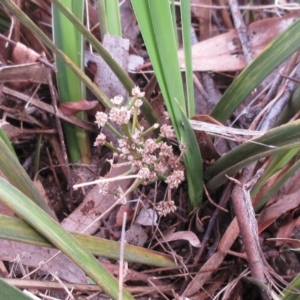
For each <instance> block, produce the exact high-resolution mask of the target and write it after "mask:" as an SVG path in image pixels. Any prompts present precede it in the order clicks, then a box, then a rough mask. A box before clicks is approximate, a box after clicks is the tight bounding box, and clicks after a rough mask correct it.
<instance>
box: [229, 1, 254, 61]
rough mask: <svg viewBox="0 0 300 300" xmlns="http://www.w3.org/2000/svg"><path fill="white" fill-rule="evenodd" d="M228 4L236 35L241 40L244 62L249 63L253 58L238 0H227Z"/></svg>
mask: <svg viewBox="0 0 300 300" xmlns="http://www.w3.org/2000/svg"><path fill="white" fill-rule="evenodd" d="M229 6H230V10H231V14H232V18H233V22H234V25H235V28H236V29H237V32H238V37H239V39H240V42H241V46H242V50H243V54H244V57H245V60H246V63H247V64H250V62H251V61H252V59H253V58H252V53H251V50H250V46H249V37H248V34H247V28H246V26H245V23H244V20H243V17H242V14H241V11H240V8H239V5H238V1H237V0H229Z"/></svg>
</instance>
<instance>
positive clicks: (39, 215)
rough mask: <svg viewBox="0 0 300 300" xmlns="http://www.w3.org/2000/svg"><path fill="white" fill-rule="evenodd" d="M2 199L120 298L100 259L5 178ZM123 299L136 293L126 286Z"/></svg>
mask: <svg viewBox="0 0 300 300" xmlns="http://www.w3.org/2000/svg"><path fill="white" fill-rule="evenodd" d="M0 200H1V201H2V202H3V203H4V204H6V205H7V206H8V207H10V208H11V209H12V210H13V211H14V212H15V213H16V214H17V215H18V216H19V217H20V218H22V219H23V220H25V221H26V222H28V223H29V224H30V225H31V226H32V227H34V228H35V229H36V230H37V231H38V232H40V233H41V234H42V235H43V236H44V237H45V238H47V239H48V240H49V241H50V242H51V243H52V244H53V245H54V246H55V247H56V248H57V249H59V250H61V251H62V252H63V253H64V254H65V255H66V256H68V257H69V258H70V259H71V260H72V261H73V262H74V263H75V264H77V265H78V266H79V267H80V268H81V269H82V270H83V271H84V272H85V273H86V274H87V275H88V276H90V277H91V278H92V279H93V280H94V281H95V282H96V284H98V285H99V286H100V287H101V288H102V289H103V290H104V291H105V292H106V293H107V294H108V295H109V296H110V297H111V298H112V299H118V282H117V280H116V279H115V278H114V277H113V276H112V275H111V274H110V273H109V272H107V271H106V269H105V268H104V267H103V266H102V265H101V264H100V263H99V261H98V260H97V259H96V258H95V257H94V256H93V255H92V254H91V253H90V252H88V251H87V250H86V249H85V248H84V247H83V246H82V245H81V244H80V243H79V242H77V241H76V240H75V239H74V238H73V237H72V236H71V235H70V234H69V233H68V232H66V231H65V230H64V229H63V228H62V227H61V226H60V225H59V224H57V223H56V222H54V221H53V220H52V219H51V218H50V217H49V216H48V215H47V214H46V213H45V212H44V211H43V210H42V209H41V208H39V207H38V206H37V205H36V204H35V203H33V202H32V201H31V200H30V199H29V198H27V197H26V196H25V195H24V194H22V193H21V192H20V191H19V190H17V189H15V188H14V187H13V186H12V185H10V184H9V183H8V182H6V181H5V180H4V179H2V178H0ZM123 299H133V297H132V296H131V295H130V294H129V293H128V292H127V291H126V290H123Z"/></svg>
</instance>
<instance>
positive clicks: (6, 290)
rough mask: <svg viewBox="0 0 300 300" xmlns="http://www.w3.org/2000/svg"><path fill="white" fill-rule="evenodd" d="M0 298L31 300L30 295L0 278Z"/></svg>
mask: <svg viewBox="0 0 300 300" xmlns="http://www.w3.org/2000/svg"><path fill="white" fill-rule="evenodd" d="M0 291H1V298H2V299H5V300H32V298H31V297H29V296H27V295H25V294H24V293H22V292H21V291H20V290H18V289H17V288H15V287H14V286H12V285H10V284H8V283H7V282H5V281H4V280H3V279H1V278H0Z"/></svg>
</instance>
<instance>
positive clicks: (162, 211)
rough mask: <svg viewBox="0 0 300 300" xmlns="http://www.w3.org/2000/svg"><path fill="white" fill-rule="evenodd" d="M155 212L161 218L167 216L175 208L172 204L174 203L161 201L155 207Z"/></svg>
mask: <svg viewBox="0 0 300 300" xmlns="http://www.w3.org/2000/svg"><path fill="white" fill-rule="evenodd" d="M155 208H156V210H157V213H158V214H159V215H160V216H161V217H162V216H164V217H165V216H166V215H167V214H169V213H171V212H174V211H175V210H176V209H177V207H176V206H175V204H174V201H172V200H169V201H161V202H159V203H158V204H157V205H156V207H155Z"/></svg>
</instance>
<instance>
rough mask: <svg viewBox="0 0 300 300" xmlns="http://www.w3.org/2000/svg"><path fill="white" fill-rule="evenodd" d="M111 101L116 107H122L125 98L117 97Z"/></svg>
mask: <svg viewBox="0 0 300 300" xmlns="http://www.w3.org/2000/svg"><path fill="white" fill-rule="evenodd" d="M110 101H111V102H112V103H113V104H114V105H118V106H119V105H121V104H122V102H123V101H124V97H123V96H115V97H114V98H112V99H110Z"/></svg>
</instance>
